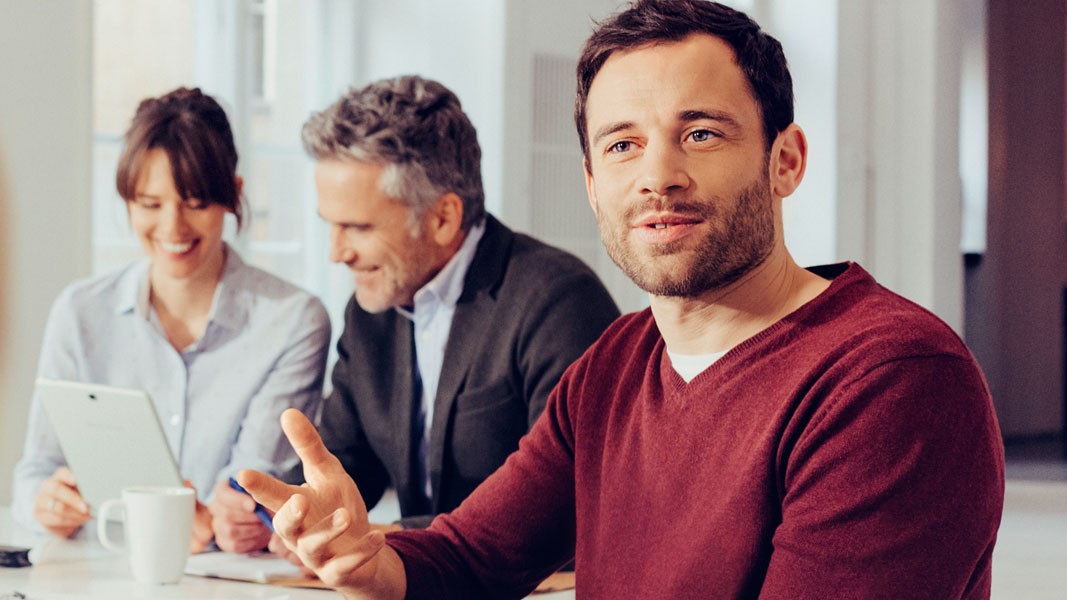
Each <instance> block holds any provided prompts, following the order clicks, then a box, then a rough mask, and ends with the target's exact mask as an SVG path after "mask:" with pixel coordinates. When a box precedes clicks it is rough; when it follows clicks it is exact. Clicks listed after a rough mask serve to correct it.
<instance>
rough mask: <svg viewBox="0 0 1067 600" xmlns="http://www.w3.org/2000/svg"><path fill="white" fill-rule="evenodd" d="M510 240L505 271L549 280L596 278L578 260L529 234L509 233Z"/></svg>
mask: <svg viewBox="0 0 1067 600" xmlns="http://www.w3.org/2000/svg"><path fill="white" fill-rule="evenodd" d="M511 234H512V236H513V241H512V245H511V252H510V254H509V257H508V269H509V270H512V269H518V270H519V271H520V272H521V273H523V277H528V278H533V279H542V280H550V279H553V278H556V277H560V276H562V275H574V276H583V277H594V278H595V277H596V275H595V274H594V273H593V270H592V269H591V268H590V267H589V265H587V264H586V263H585V262H584V261H583V260H582V259H580V258H578V257H577V256H575V255H574V254H572V253H571V252H568V251H567V250H564V249H562V248H559V247H556V246H553V245H551V244H549V243H548V242H545V241H542V240H539V239H537V238H535V237H533V236H531V235H527V234H525V233H519V232H511Z"/></svg>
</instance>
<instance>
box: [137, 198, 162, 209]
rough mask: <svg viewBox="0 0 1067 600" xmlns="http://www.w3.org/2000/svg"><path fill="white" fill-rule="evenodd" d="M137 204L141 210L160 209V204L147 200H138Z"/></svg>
mask: <svg viewBox="0 0 1067 600" xmlns="http://www.w3.org/2000/svg"><path fill="white" fill-rule="evenodd" d="M136 204H137V205H138V206H140V207H141V208H148V209H155V208H159V202H157V201H155V200H146V199H145V198H138V199H137V200H136Z"/></svg>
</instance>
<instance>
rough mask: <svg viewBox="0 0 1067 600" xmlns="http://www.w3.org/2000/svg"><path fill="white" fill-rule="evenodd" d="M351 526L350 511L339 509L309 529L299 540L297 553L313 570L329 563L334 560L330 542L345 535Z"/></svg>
mask: <svg viewBox="0 0 1067 600" xmlns="http://www.w3.org/2000/svg"><path fill="white" fill-rule="evenodd" d="M351 524H352V518H351V517H350V516H349V514H348V511H347V510H345V509H343V508H338V509H337V510H335V511H333V512H332V513H330V514H328V515H326V516H325V517H324V518H322V519H321V520H319V522H318V523H314V524H313V525H311V526H310V527H308V528H307V529H306V530H305V531H304V533H303V534H301V535H300V538H299V539H298V540H297V544H296V551H297V554H299V555H300V559H301V560H303V561H304V564H306V565H308V566H310V567H313V568H318V567H319V566H321V565H322V564H323V563H325V562H327V561H329V560H330V559H331V558H333V551H332V550H331V549H330V542H332V541H333V540H335V539H337V538H338V537H340V536H341V535H343V534H344V533H345V532H346V531H347V530H348V526H349V525H351Z"/></svg>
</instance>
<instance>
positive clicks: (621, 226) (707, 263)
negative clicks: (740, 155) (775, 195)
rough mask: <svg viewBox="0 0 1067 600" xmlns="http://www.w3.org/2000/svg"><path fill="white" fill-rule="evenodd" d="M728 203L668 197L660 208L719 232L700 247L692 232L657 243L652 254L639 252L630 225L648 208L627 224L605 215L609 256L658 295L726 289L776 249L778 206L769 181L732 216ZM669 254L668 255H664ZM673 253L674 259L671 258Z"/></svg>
mask: <svg viewBox="0 0 1067 600" xmlns="http://www.w3.org/2000/svg"><path fill="white" fill-rule="evenodd" d="M723 205H724V203H723V202H722V201H719V200H717V199H712V200H710V201H707V202H701V203H691V202H686V201H684V200H683V201H678V202H673V201H671V200H669V199H667V200H664V201H662V202H661V203H660V204H659V205H658V206H657V208H659V209H662V210H667V211H675V212H678V213H681V214H685V215H693V216H696V217H698V218H700V219H701V221H702V223H701V226H702V227H706V226H707V225H708V224H711V225H713V230H712V231H710V232H708V233H707V234H706V237H705V239H704V240H702V242H701V243H700V244H699V245H698V246H697V247H695V248H691V249H686V246H689V245H692V244H693V240H691V239H690V238H691V237H692V236H686V237H685V238H683V239H681V240H678V241H677V242H671V243H667V244H663V245H660V246H655V247H652V251H651V256H645V257H642V256H639V255H638V253H637V252H636V251H635V249H634V245H635V242H633V240H632V239H631V238H630V237H629V235H628V234H629V227H630V223H632V222H633V221H634V218H635V217H636V215H637V213H638V212H639V211H641V210H643V209H644V208H645V207H642V206H634V207H631V208H629V209H627V211H626V213H625V214H624V215H623V220H622V222H621V223H610V222H608V219H605V218H601V219H600V221H599V224H600V233H601V236H602V238H603V240H604V247H605V248H606V249H607V251H608V255H609V256H611V259H612V260H613V261H615V264H617V265H619V268H620V269H622V270H623V272H624V273H626V275H627V276H628V277H629V278H630V279H632V280H633V282H634V283H636V284H637V286H638V287H640V288H641V289H643V290H645V291H646V292H648V293H650V294H653V295H656V296H668V297H684V298H693V297H696V296H699V295H701V294H703V293H705V292H708V291H711V290H716V289H721V288H724V287H726V286H728V285H730V284H731V283H733V282H735V281H737V280H738V279H740V278H741V277H742V276H744V275H745V274H746V273H748V272H750V271H752V269H754V268H756V267H757V266H759V265H760V264H762V263H763V261H764V260H766V259H767V257H768V256H769V255H770V253H771V250H772V249H773V248H774V235H775V230H774V210H773V208H772V206H771V195H770V190H769V189H768V188H767V183H766V182H761V181H756V182H755V183H753V184H752V185H751V186H749V187H747V188H745V189H744V190H742V191H741V193H740V194H739V196H738V198H737V202H736V204H735V205H734V206H733V208H732V212H730V213H729V214H722V211H723V208H722V207H723ZM660 257H663V258H660ZM671 257H673V259H672V258H671Z"/></svg>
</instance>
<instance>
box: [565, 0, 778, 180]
mask: <svg viewBox="0 0 1067 600" xmlns="http://www.w3.org/2000/svg"><path fill="white" fill-rule="evenodd" d="M695 33H703V34H708V35H713V36H715V37H717V38H720V39H722V40H723V41H725V42H726V43H727V44H729V45H730V47H731V48H733V50H734V54H735V55H736V57H737V64H738V66H739V67H741V71H742V72H744V74H745V78H746V79H747V80H748V83H749V87H750V88H751V89H752V95H753V96H754V97H755V98H756V104H757V105H758V106H759V111H760V116H761V117H762V118H763V133H764V137H765V139H766V143H767V148H768V149H769V148H770V146H771V144H772V143H773V142H774V139H775V138H776V137H778V134H779V133H780V132H781V131H782V130H784V129H785V128H786V127H788V126H789V124H790V123H792V122H793V79H792V77H790V75H789V66H788V65H787V64H786V60H785V54H784V53H783V52H782V45H781V44H780V43H778V40H776V39H774V38H773V37H771V36H770V35H768V34H767V33H766V32H764V31H763V30H762V29H760V26H759V25H758V24H757V23H756V22H755V21H753V20H752V19H751V18H750V17H749V16H748V15H746V14H745V13H743V12H740V11H737V10H734V9H732V8H730V7H728V6H723V5H722V4H719V3H717V2H709V1H708V0H637V1H636V2H633V3H632V4H630V6H629V7H628V8H626V9H625V10H623V11H622V12H620V13H618V14H616V15H614V16H612V17H610V18H608V19H607V20H605V21H602V22H600V23H598V24H597V26H596V29H595V30H594V31H593V34H592V35H591V36H589V39H588V40H587V41H586V43H585V47H584V48H583V49H582V55H581V58H580V59H578V70H577V74H578V97H577V100H576V101H575V106H574V121H575V125H576V126H577V127H578V139H579V140H580V141H581V144H582V155H583V156H585V158H586V159H587V160H588V158H589V140H588V138H587V135H586V115H585V103H586V100H587V99H588V97H589V87H590V86H591V85H592V84H593V78H595V77H596V75H597V73H598V72H600V68H601V67H603V66H604V62H605V61H607V59H608V57H609V56H611V55H612V54H613V53H615V52H617V51H619V50H628V49H632V48H637V47H639V46H645V45H649V44H659V43H667V42H677V41H681V40H682V39H683V38H685V37H687V36H689V35H692V34H695Z"/></svg>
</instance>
